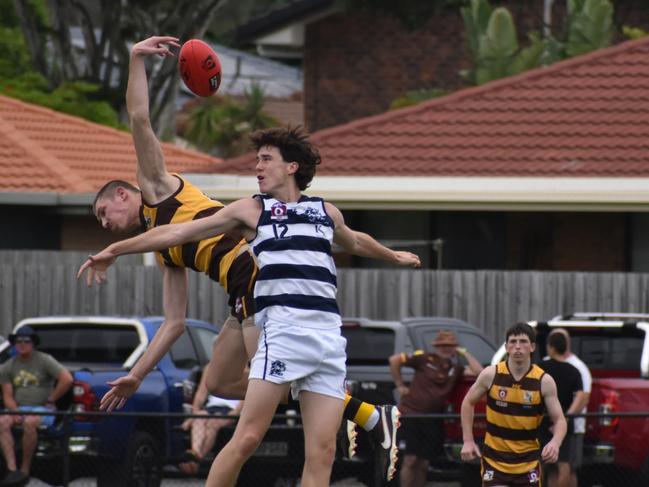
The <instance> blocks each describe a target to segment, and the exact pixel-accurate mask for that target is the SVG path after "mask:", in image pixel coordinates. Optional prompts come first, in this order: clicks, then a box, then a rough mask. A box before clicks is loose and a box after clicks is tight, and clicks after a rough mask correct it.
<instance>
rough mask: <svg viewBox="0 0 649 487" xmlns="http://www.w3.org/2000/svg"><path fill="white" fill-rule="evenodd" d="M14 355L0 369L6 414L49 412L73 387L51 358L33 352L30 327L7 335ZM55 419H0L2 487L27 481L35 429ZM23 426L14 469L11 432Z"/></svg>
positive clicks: (67, 374)
mask: <svg viewBox="0 0 649 487" xmlns="http://www.w3.org/2000/svg"><path fill="white" fill-rule="evenodd" d="M9 342H10V343H11V344H12V345H13V346H14V347H15V350H16V354H15V356H14V357H13V358H11V359H9V360H8V361H7V362H5V363H4V364H3V365H2V366H1V367H0V384H1V385H2V398H3V399H4V404H5V408H6V410H9V411H25V412H30V411H48V410H52V409H54V408H55V403H56V401H57V400H58V399H59V398H61V397H62V396H63V395H64V394H65V393H66V392H67V391H68V389H69V388H70V387H71V386H72V375H71V374H70V372H69V371H68V370H67V369H65V368H64V367H63V366H62V365H61V364H60V363H59V362H57V361H56V360H55V359H54V358H53V357H52V356H51V355H49V354H47V353H44V352H40V351H38V350H36V347H37V346H38V343H39V337H38V335H37V334H36V332H35V331H34V330H33V328H31V327H30V326H23V327H21V328H19V329H18V330H17V331H16V332H15V333H13V334H11V335H9ZM54 419H55V418H54V416H40V415H29V414H25V415H9V414H4V415H0V448H1V449H2V454H3V456H4V458H5V462H6V465H7V475H6V476H5V478H4V479H3V481H2V484H5V485H6V484H15V483H20V482H21V481H24V480H26V479H27V478H28V477H29V470H30V467H31V462H32V458H33V456H34V451H35V450H36V444H37V441H38V429H37V428H38V426H39V425H41V424H44V425H46V426H51V425H52V424H53V423H54ZM15 424H22V427H23V435H22V464H21V466H20V470H18V469H17V467H16V454H15V451H14V438H13V434H12V432H11V428H12V426H13V425H15Z"/></svg>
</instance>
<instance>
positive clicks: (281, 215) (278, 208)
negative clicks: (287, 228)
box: [270, 201, 288, 221]
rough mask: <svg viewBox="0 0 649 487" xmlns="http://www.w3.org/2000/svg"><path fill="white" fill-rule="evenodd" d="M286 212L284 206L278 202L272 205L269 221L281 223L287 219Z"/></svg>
mask: <svg viewBox="0 0 649 487" xmlns="http://www.w3.org/2000/svg"><path fill="white" fill-rule="evenodd" d="M287 213H288V210H287V208H286V205H285V204H284V203H282V202H280V201H278V202H276V203H273V206H271V207H270V219H271V220H275V221H282V220H286V219H287V218H288V215H287Z"/></svg>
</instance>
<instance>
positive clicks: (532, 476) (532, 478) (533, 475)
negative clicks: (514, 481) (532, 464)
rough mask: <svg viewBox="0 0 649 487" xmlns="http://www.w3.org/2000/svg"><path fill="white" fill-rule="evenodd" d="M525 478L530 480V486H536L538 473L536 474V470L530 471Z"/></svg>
mask: <svg viewBox="0 0 649 487" xmlns="http://www.w3.org/2000/svg"><path fill="white" fill-rule="evenodd" d="M527 478H528V479H529V480H530V484H536V483H537V482H538V481H539V472H538V470H531V471H530V472H529V473H528V474H527Z"/></svg>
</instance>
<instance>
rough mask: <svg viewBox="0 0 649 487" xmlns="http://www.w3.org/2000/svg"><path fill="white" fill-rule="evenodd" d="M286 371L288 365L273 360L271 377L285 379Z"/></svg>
mask: <svg viewBox="0 0 649 487" xmlns="http://www.w3.org/2000/svg"><path fill="white" fill-rule="evenodd" d="M285 370H286V364H285V363H284V362H282V361H281V360H273V362H272V363H271V364H270V372H269V375H272V376H275V377H284V371H285Z"/></svg>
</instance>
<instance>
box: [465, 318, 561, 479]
mask: <svg viewBox="0 0 649 487" xmlns="http://www.w3.org/2000/svg"><path fill="white" fill-rule="evenodd" d="M505 347H506V351H507V359H506V360H505V361H503V362H500V363H498V364H496V365H491V366H489V367H487V368H485V369H484V370H483V371H482V372H481V373H480V375H479V376H478V379H477V380H476V382H475V383H474V384H473V386H471V388H470V389H469V392H467V394H466V396H465V397H464V401H462V411H461V418H462V435H463V437H464V445H463V447H462V453H461V455H462V459H463V460H465V461H470V460H473V459H475V458H476V457H481V475H482V485H483V486H489V487H505V486H523V485H528V486H540V485H541V477H542V475H541V462H547V463H555V462H556V461H557V458H558V456H559V448H560V446H561V442H562V441H563V438H564V436H565V435H566V420H565V418H564V416H563V412H562V410H561V404H560V403H559V399H558V397H557V387H556V384H555V382H554V380H553V379H552V377H550V376H549V375H548V374H546V373H545V372H544V371H543V370H542V369H541V368H540V367H538V366H537V365H534V364H532V359H531V356H532V353H533V352H534V349H535V347H536V333H535V332H534V329H533V328H532V327H531V326H529V325H528V324H527V323H518V324H516V325H514V326H512V327H510V328H509V329H508V330H507V332H506V334H505ZM485 394H486V395H487V432H486V435H485V442H484V446H483V451H482V454H481V452H480V448H479V447H478V445H477V444H476V443H475V440H474V437H473V415H474V408H475V405H476V404H477V402H478V401H479V400H480V399H481V398H482V397H483V396H484V395H485ZM544 409H545V410H546V411H547V414H548V416H549V417H550V420H551V421H552V424H553V428H552V438H551V439H550V441H549V442H548V443H547V444H546V445H545V446H542V445H541V444H540V441H539V427H540V425H541V420H542V418H543V412H544Z"/></svg>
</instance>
